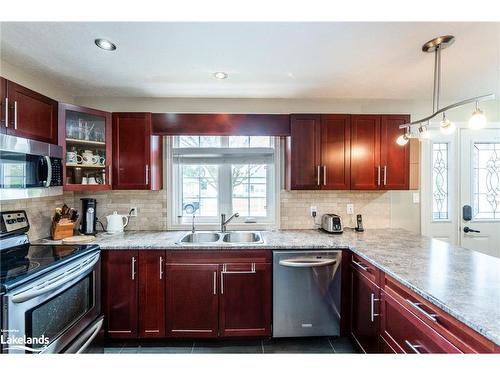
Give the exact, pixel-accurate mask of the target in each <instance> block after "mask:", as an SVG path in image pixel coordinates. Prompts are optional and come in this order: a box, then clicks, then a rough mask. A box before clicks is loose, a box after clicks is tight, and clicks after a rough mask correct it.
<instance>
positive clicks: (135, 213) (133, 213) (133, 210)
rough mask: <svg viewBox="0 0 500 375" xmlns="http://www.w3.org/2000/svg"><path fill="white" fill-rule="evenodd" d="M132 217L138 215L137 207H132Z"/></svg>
mask: <svg viewBox="0 0 500 375" xmlns="http://www.w3.org/2000/svg"><path fill="white" fill-rule="evenodd" d="M129 212H130V217H137V207H130V211H129Z"/></svg>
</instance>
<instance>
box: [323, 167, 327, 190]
mask: <svg viewBox="0 0 500 375" xmlns="http://www.w3.org/2000/svg"><path fill="white" fill-rule="evenodd" d="M323 185H325V186H326V165H323Z"/></svg>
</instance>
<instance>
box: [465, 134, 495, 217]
mask: <svg viewBox="0 0 500 375" xmlns="http://www.w3.org/2000/svg"><path fill="white" fill-rule="evenodd" d="M473 149H474V155H473V157H474V159H473V167H472V169H473V171H472V172H473V173H472V186H473V189H472V195H473V199H472V202H473V204H472V212H473V218H474V219H476V220H500V143H498V142H497V143H474V147H473Z"/></svg>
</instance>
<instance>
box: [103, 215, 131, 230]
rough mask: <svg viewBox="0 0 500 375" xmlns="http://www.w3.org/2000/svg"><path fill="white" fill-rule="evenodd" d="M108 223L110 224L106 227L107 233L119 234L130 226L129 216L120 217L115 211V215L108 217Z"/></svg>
mask: <svg viewBox="0 0 500 375" xmlns="http://www.w3.org/2000/svg"><path fill="white" fill-rule="evenodd" d="M123 219H125V220H123ZM106 221H107V223H108V225H107V226H106V231H107V232H109V233H119V232H123V229H124V228H125V227H126V226H127V225H128V216H127V215H118V212H116V211H114V212H113V215H108V216H106Z"/></svg>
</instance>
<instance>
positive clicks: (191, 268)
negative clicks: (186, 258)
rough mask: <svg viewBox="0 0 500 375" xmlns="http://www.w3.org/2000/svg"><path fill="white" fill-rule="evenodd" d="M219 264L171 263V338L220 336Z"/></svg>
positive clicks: (168, 327) (169, 297) (169, 315)
mask: <svg viewBox="0 0 500 375" xmlns="http://www.w3.org/2000/svg"><path fill="white" fill-rule="evenodd" d="M217 279H218V265H217V264H167V280H168V282H167V335H168V336H171V337H217V334H218V332H217V331H218V310H219V303H218V295H217Z"/></svg>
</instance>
